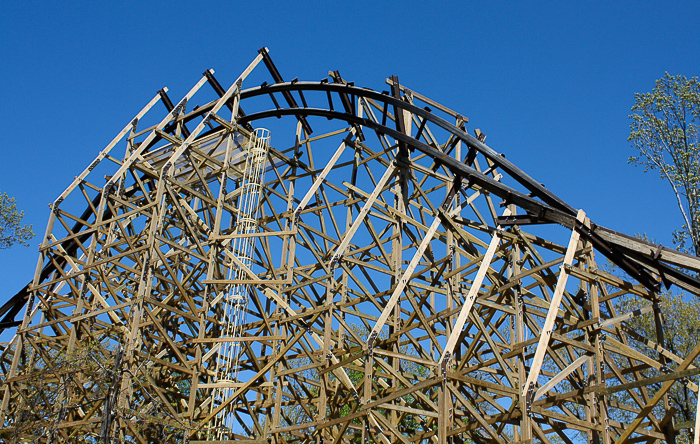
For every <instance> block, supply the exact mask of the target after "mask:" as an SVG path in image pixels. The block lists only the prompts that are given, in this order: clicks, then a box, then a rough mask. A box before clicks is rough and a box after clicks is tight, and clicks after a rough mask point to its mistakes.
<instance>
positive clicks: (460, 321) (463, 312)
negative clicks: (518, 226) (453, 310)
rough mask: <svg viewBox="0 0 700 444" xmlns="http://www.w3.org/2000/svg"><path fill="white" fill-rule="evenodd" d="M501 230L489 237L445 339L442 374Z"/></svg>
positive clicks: (488, 265)
mask: <svg viewBox="0 0 700 444" xmlns="http://www.w3.org/2000/svg"><path fill="white" fill-rule="evenodd" d="M509 215H510V209H508V208H506V210H505V211H504V212H503V216H504V217H505V216H509ZM501 232H502V230H501V229H500V226H499V227H497V229H496V231H495V232H494V234H493V237H492V238H491V242H490V243H489V247H488V249H487V250H486V253H484V256H483V257H482V258H481V265H480V266H479V270H478V271H477V273H476V276H475V277H474V281H473V282H472V285H471V287H470V288H469V293H467V296H466V298H465V301H464V304H463V305H462V308H461V310H460V312H459V316H458V317H457V321H456V322H455V325H454V327H453V328H452V333H451V334H450V336H449V338H448V339H447V343H446V344H445V349H444V350H443V352H442V355H441V356H440V361H439V363H438V365H439V367H440V371H441V372H442V373H443V374H444V373H445V372H446V371H447V369H446V367H447V364H448V363H449V361H450V358H451V357H452V354H453V353H454V348H455V345H456V344H457V340H458V339H459V337H460V335H461V334H462V330H463V329H464V324H465V323H466V322H467V319H469V313H470V312H471V309H472V307H473V306H474V302H475V301H476V296H477V295H478V294H479V290H480V289H481V284H482V283H483V282H484V278H485V277H486V273H487V272H488V270H489V268H490V267H491V260H492V259H493V256H494V255H495V254H496V248H497V247H498V245H499V244H500V242H501V238H502V236H501Z"/></svg>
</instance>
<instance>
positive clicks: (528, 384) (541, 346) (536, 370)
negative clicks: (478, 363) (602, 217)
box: [522, 210, 586, 402]
mask: <svg viewBox="0 0 700 444" xmlns="http://www.w3.org/2000/svg"><path fill="white" fill-rule="evenodd" d="M585 218H586V213H585V212H584V211H583V210H579V211H578V214H577V215H576V219H577V220H578V221H579V222H581V223H583V222H584V220H585ZM579 237H580V235H579V232H578V231H577V230H575V229H572V230H571V239H569V246H568V247H567V248H566V253H565V254H564V263H563V264H562V266H561V268H560V269H559V279H558V280H557V286H556V288H555V289H554V294H553V295H552V301H551V302H550V304H549V311H548V312H547V318H546V319H545V321H544V326H543V327H542V331H541V333H540V340H539V342H538V343H537V351H535V357H534V358H533V359H532V365H531V366H530V373H529V374H528V375H527V381H525V385H524V386H523V392H522V395H523V396H526V397H527V396H534V387H535V383H536V382H537V378H538V377H539V376H540V370H541V369H542V362H543V361H544V355H545V353H546V352H547V347H549V340H550V339H551V338H552V330H553V329H554V323H555V321H556V319H557V313H558V312H559V306H560V305H561V300H562V297H563V295H564V290H566V281H567V280H568V279H569V272H568V271H567V269H566V265H571V264H572V262H573V261H574V254H576V248H577V246H578V241H579ZM528 392H529V393H528ZM529 401H530V402H532V401H534V399H530V400H529Z"/></svg>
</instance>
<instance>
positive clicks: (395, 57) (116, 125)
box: [0, 0, 700, 301]
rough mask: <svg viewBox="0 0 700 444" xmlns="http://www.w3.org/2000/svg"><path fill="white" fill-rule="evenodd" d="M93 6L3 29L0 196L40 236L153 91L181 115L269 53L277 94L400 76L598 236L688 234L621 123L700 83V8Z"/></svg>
mask: <svg viewBox="0 0 700 444" xmlns="http://www.w3.org/2000/svg"><path fill="white" fill-rule="evenodd" d="M86 4H87V2H34V1H22V2H5V3H3V7H2V13H1V14H0V80H1V84H0V103H1V104H2V107H1V108H0V125H2V127H1V128H2V138H0V154H1V156H0V159H2V169H1V170H0V190H2V191H3V192H7V193H8V194H10V195H12V196H15V197H16V198H17V200H18V203H19V206H20V207H21V208H23V209H24V210H25V221H26V222H27V223H31V224H33V225H34V228H35V232H36V233H37V234H39V235H41V234H43V232H44V228H45V224H46V220H47V217H48V207H47V204H48V203H49V202H51V201H53V200H54V199H55V198H56V196H57V195H58V194H59V193H60V192H62V191H63V189H64V188H65V187H66V186H67V185H68V184H69V183H70V181H71V180H72V179H73V177H74V176H75V175H77V174H79V173H80V172H81V171H82V169H83V168H84V167H85V166H86V165H87V164H88V163H89V162H90V161H91V160H92V159H93V158H94V157H95V155H96V154H97V153H98V152H99V150H101V149H102V148H103V147H104V146H105V145H106V144H107V143H108V142H109V141H110V140H111V139H112V137H113V136H114V135H115V134H116V133H117V132H118V131H119V130H120V129H121V128H122V127H123V126H124V125H125V124H126V123H127V122H128V121H129V120H130V119H131V118H132V117H133V116H134V114H135V113H136V112H137V111H138V110H139V109H140V108H141V107H142V106H143V105H144V104H145V103H146V102H147V101H148V100H149V99H150V98H151V97H153V95H154V94H155V93H156V91H157V90H158V89H160V88H162V87H163V86H168V87H169V88H170V95H171V97H172V98H173V100H174V101H177V100H179V98H180V97H181V96H182V94H184V93H185V92H186V90H187V89H189V87H190V86H191V85H192V84H193V83H194V82H196V81H197V80H198V79H199V78H200V76H201V73H202V72H203V71H204V70H205V69H207V68H214V69H215V70H216V73H217V74H216V75H217V77H218V78H219V80H220V81H221V83H222V84H225V86H228V84H230V82H231V81H233V80H234V79H235V78H236V76H237V75H238V74H239V73H240V72H241V70H242V69H243V68H244V67H245V66H246V65H247V64H248V63H249V62H250V60H252V58H253V57H255V55H256V54H257V52H256V51H257V49H258V48H260V47H262V46H267V47H269V48H270V51H271V55H272V58H273V60H274V61H275V63H276V64H277V66H278V68H279V70H280V71H281V73H282V75H283V76H284V77H285V79H292V78H293V77H299V79H300V80H320V79H321V78H323V77H324V76H326V74H327V73H328V70H330V69H333V70H335V69H337V70H340V72H341V73H342V75H343V77H344V78H346V79H348V80H351V81H355V84H356V85H358V86H367V87H371V88H374V89H378V90H384V89H386V86H385V85H384V79H385V78H386V77H388V76H390V75H397V76H399V79H400V81H401V83H403V84H405V85H407V86H408V87H410V88H412V89H415V90H417V91H419V92H421V93H423V94H424V95H427V96H429V97H431V98H433V99H435V100H437V101H438V102H441V103H444V104H445V105H447V106H449V107H451V108H453V109H455V110H457V111H459V112H461V113H462V114H464V115H465V116H468V117H469V119H470V124H469V125H468V129H469V130H470V131H471V130H472V129H474V128H480V129H481V130H482V131H483V132H484V133H486V134H487V135H488V139H487V143H488V144H489V145H490V146H492V147H493V148H494V149H496V150H497V151H499V152H502V153H505V154H506V156H507V157H508V158H509V159H511V160H512V161H514V162H515V163H516V164H517V165H518V166H520V167H521V168H522V169H523V170H525V171H526V172H528V173H529V174H530V175H531V176H533V177H535V178H536V179H538V180H539V181H541V182H543V183H544V184H545V185H546V186H547V187H548V188H549V189H550V190H552V191H553V192H554V193H555V194H557V195H558V196H560V197H561V198H563V199H564V200H566V201H567V202H568V203H569V204H571V205H572V206H574V207H576V208H583V209H585V210H586V211H587V213H588V215H589V216H590V217H591V219H592V220H593V221H594V222H597V223H599V224H601V225H605V226H607V227H609V228H613V229H616V230H619V231H623V232H626V233H629V234H635V233H641V232H646V233H647V234H648V235H649V236H651V237H653V238H654V239H655V240H657V241H658V242H661V243H663V244H664V245H671V236H670V233H671V231H672V230H673V229H674V228H677V227H678V226H679V225H680V217H679V213H678V211H677V209H676V207H675V205H674V201H673V196H672V194H671V193H670V191H669V190H668V188H667V186H666V185H665V184H664V183H663V182H662V181H661V180H660V179H659V178H658V176H657V175H656V174H654V173H646V174H645V173H643V171H642V170H641V169H640V168H635V167H632V166H629V165H627V163H626V160H627V158H628V157H629V156H630V155H632V154H633V151H632V150H631V148H630V147H629V144H628V143H627V141H626V139H627V136H628V133H629V122H628V118H627V116H628V114H629V112H630V107H631V106H632V104H633V101H634V93H635V92H644V91H649V90H651V88H652V87H653V84H654V80H655V79H657V78H659V77H661V76H663V74H664V72H666V71H668V72H669V73H671V74H676V73H680V74H685V75H686V76H695V75H700V58H699V57H698V54H700V32H699V30H698V25H697V20H698V17H700V6H698V3H697V2H690V1H687V2H681V1H677V2H660V1H659V2H649V1H637V2H609V1H605V2H603V1H588V2H560V1H547V2H486V1H483V2H468V1H462V2H444V3H437V2H436V4H438V6H431V4H430V3H429V2H425V1H423V2H417V1H413V0H408V1H401V2H323V3H321V2H274V1H272V2H270V1H251V2H234V1H224V2H218V1H200V2H178V1H169V2H155V1H154V2H144V1H139V2H94V3H91V4H90V5H89V6H87V7H86V6H85V5H86ZM227 82H228V83H227ZM159 106H160V105H159ZM37 246H38V239H36V238H35V239H34V241H33V242H32V245H31V247H29V248H23V247H21V246H15V247H14V248H12V249H10V250H0V284H1V285H0V288H2V292H0V301H4V300H6V299H7V298H8V297H9V296H11V295H13V294H14V293H15V292H16V291H17V290H19V289H20V288H21V287H22V286H23V285H24V284H26V283H27V282H28V281H29V280H30V279H31V277H32V275H33V272H34V268H35V266H36V258H37V253H36V249H37Z"/></svg>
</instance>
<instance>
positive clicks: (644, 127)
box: [628, 73, 700, 256]
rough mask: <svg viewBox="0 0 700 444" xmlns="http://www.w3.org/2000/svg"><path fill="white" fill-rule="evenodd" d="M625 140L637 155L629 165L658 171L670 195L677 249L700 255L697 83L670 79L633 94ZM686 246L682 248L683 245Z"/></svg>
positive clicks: (699, 85) (699, 104)
mask: <svg viewBox="0 0 700 444" xmlns="http://www.w3.org/2000/svg"><path fill="white" fill-rule="evenodd" d="M630 119H632V123H631V124H630V129H631V132H630V136H629V138H628V140H629V141H630V142H631V143H632V146H633V147H634V148H636V149H637V151H638V152H639V154H638V155H637V156H632V157H630V158H629V163H631V164H634V165H640V166H643V167H644V170H645V171H648V170H658V171H659V174H660V175H661V178H662V179H664V180H665V181H667V182H668V183H669V185H670V186H671V188H672V189H673V193H674V194H675V197H676V201H677V204H678V208H679V210H680V211H681V214H682V216H683V225H682V227H681V228H680V229H678V230H675V231H674V233H673V236H674V242H675V243H676V245H677V246H678V247H679V248H681V249H688V250H691V251H692V252H693V253H695V255H698V256H700V189H699V187H700V151H699V150H700V146H699V145H698V142H700V140H699V139H698V137H699V135H700V131H699V130H700V83H698V78H697V77H693V78H691V79H687V78H686V77H685V76H682V75H677V76H671V75H669V74H668V73H666V75H665V76H664V78H662V79H659V80H657V81H656V86H654V89H653V90H652V92H650V93H644V94H640V93H637V94H635V104H634V106H633V107H632V115H631V116H630ZM688 241H689V242H690V246H687V242H688Z"/></svg>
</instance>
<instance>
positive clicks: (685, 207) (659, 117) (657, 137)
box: [616, 73, 700, 442]
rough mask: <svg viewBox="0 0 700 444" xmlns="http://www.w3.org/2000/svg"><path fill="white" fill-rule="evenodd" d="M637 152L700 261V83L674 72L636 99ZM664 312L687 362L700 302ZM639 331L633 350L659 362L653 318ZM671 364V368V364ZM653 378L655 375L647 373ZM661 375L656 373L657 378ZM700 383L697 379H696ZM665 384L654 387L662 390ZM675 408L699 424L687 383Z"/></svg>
mask: <svg viewBox="0 0 700 444" xmlns="http://www.w3.org/2000/svg"><path fill="white" fill-rule="evenodd" d="M630 119H631V124H630V136H629V138H628V140H629V142H630V143H631V145H632V147H634V148H635V149H636V150H637V152H638V154H637V155H636V156H632V157H630V158H629V163H631V164H634V165H638V166H642V167H644V171H645V172H646V171H649V170H657V171H658V172H659V174H660V176H661V178H662V179H663V180H664V181H666V182H667V183H668V184H669V185H670V187H671V189H672V190H673V193H674V196H675V200H676V204H677V205H678V209H679V210H680V213H681V216H682V224H681V228H679V229H676V230H674V232H673V242H674V244H675V245H676V247H677V248H678V249H679V250H682V251H686V252H690V253H694V254H695V255H698V256H700V190H699V188H700V146H699V142H700V138H699V135H700V131H699V130H700V83H698V78H697V77H693V78H691V79H687V78H686V77H685V76H682V75H676V76H671V75H669V74H668V73H666V74H665V76H664V77H663V78H662V79H659V80H657V81H656V84H655V86H654V89H653V90H652V91H651V92H649V93H643V94H639V93H637V94H635V104H634V106H633V107H632V115H630ZM657 303H658V305H659V307H660V311H661V313H663V340H660V342H661V344H660V345H662V346H663V347H665V348H666V349H667V350H669V351H670V352H671V353H674V354H675V355H677V356H680V357H685V356H686V355H687V354H688V352H689V351H690V350H691V349H692V348H693V347H694V346H695V345H696V344H697V343H698V341H700V301H699V300H698V299H697V298H696V297H695V296H692V295H687V294H683V293H678V292H673V291H667V292H663V293H661V294H659V296H658V301H657ZM645 305H648V301H643V300H640V299H638V298H636V297H629V298H627V299H625V300H623V301H621V302H620V304H618V306H617V307H616V309H617V311H618V313H626V312H630V311H632V310H634V309H636V308H639V307H642V306H645ZM627 324H628V326H629V327H630V330H632V331H633V332H638V333H639V337H638V338H637V339H639V340H637V341H634V340H633V345H634V346H635V347H636V348H637V349H638V350H639V351H641V352H642V353H645V354H647V355H648V356H650V357H654V358H658V354H657V353H656V352H655V351H654V350H652V349H651V348H649V347H648V346H646V345H645V344H644V343H643V340H641V339H642V337H645V338H656V334H657V332H656V328H657V327H656V324H657V321H656V320H655V319H654V315H653V314H651V313H650V314H646V315H643V316H637V317H634V318H632V319H630V320H629V321H628V323H627ZM669 365H670V364H669ZM643 373H644V375H645V376H653V375H652V372H651V371H650V370H647V371H645V372H643ZM654 374H656V373H654ZM693 380H694V381H695V382H697V378H693ZM659 387H660V384H657V385H653V386H650V387H649V389H650V391H651V392H654V391H656V390H657V389H658V388H659ZM668 399H669V407H672V408H675V410H676V413H675V415H674V420H675V422H676V423H677V424H678V423H688V422H690V421H694V420H695V408H696V404H697V397H696V394H695V393H693V392H692V391H691V390H690V389H689V388H688V384H687V381H679V382H677V383H676V384H674V385H673V386H672V388H671V390H670V391H669V393H668ZM657 408H659V409H660V408H662V407H661V406H659V407H657ZM662 414H663V413H662ZM691 439H692V437H691V436H690V434H689V433H688V430H687V429H686V430H684V431H682V432H681V435H680V436H678V437H677V442H690V440H691Z"/></svg>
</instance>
